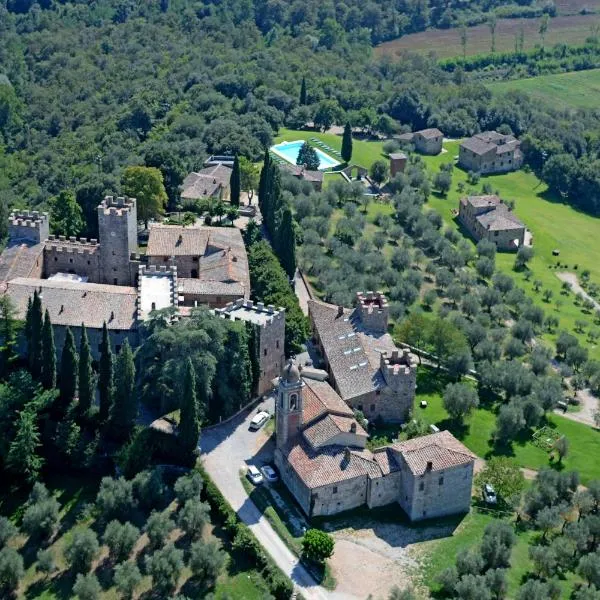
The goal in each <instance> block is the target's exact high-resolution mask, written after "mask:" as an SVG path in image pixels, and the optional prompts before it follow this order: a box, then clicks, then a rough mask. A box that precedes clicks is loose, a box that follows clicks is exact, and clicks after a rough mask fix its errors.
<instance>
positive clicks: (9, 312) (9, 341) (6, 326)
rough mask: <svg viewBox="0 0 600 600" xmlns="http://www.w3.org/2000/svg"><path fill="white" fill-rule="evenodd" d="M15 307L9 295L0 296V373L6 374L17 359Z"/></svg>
mask: <svg viewBox="0 0 600 600" xmlns="http://www.w3.org/2000/svg"><path fill="white" fill-rule="evenodd" d="M16 314H17V313H16V309H15V306H14V304H13V302H12V300H11V299H10V297H9V296H7V295H4V296H0V338H1V339H2V342H1V343H2V345H1V346H0V356H1V357H2V361H1V365H0V367H1V369H0V372H1V375H2V376H3V377H6V375H8V373H9V371H10V369H11V367H12V365H13V363H14V362H15V360H17V353H16V352H15V347H16V345H17V321H16Z"/></svg>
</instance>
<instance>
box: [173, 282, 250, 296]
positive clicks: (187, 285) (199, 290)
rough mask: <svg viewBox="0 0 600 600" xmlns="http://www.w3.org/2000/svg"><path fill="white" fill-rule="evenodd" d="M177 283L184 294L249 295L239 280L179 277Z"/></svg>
mask: <svg viewBox="0 0 600 600" xmlns="http://www.w3.org/2000/svg"><path fill="white" fill-rule="evenodd" d="M177 284H178V287H179V289H180V290H181V291H182V292H183V293H184V294H198V295H201V294H206V295H211V296H212V295H217V296H218V295H223V296H239V297H240V298H241V297H243V296H247V295H248V290H246V289H245V288H244V286H243V285H242V284H241V283H240V282H239V281H232V282H227V281H215V280H212V279H190V278H188V277H178V278H177Z"/></svg>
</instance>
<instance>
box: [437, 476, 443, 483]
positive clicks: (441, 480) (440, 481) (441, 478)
mask: <svg viewBox="0 0 600 600" xmlns="http://www.w3.org/2000/svg"><path fill="white" fill-rule="evenodd" d="M438 484H439V485H444V478H443V477H440V479H439V481H438Z"/></svg>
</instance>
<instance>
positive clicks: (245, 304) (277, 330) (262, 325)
mask: <svg viewBox="0 0 600 600" xmlns="http://www.w3.org/2000/svg"><path fill="white" fill-rule="evenodd" d="M215 314H216V315H218V316H220V317H222V318H224V319H231V320H234V321H235V320H240V321H244V322H246V323H252V324H253V325H254V326H255V327H256V331H257V333H258V348H257V353H258V362H259V368H260V377H259V381H258V390H257V393H258V394H259V395H260V394H264V393H265V392H267V391H269V390H271V389H272V388H273V380H274V379H276V378H277V377H278V375H279V373H280V371H281V369H282V367H283V365H284V363H285V354H284V343H285V309H284V308H279V309H275V307H274V306H272V305H269V306H265V305H264V304H263V303H262V302H257V303H256V304H255V303H254V302H252V301H251V300H242V299H240V300H236V301H235V302H232V303H230V304H228V305H227V306H225V308H221V309H216V310H215Z"/></svg>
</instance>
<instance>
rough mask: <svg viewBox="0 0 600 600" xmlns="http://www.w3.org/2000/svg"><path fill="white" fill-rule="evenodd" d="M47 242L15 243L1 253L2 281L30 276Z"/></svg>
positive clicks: (0, 276) (0, 270)
mask: <svg viewBox="0 0 600 600" xmlns="http://www.w3.org/2000/svg"><path fill="white" fill-rule="evenodd" d="M44 247H45V244H44V243H43V242H42V243H41V244H27V243H23V244H13V245H12V246H8V247H7V248H6V249H5V250H4V251H3V252H2V254H1V255H0V281H9V280H10V279H14V278H15V277H29V276H30V275H31V272H32V271H33V268H34V266H35V263H36V261H37V260H38V258H40V257H41V255H42V253H43V252H44Z"/></svg>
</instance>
